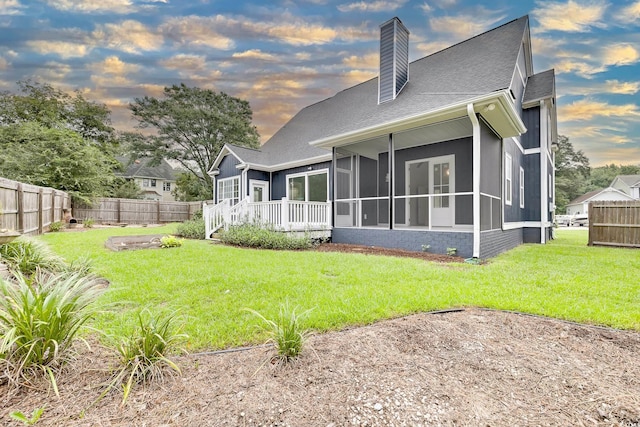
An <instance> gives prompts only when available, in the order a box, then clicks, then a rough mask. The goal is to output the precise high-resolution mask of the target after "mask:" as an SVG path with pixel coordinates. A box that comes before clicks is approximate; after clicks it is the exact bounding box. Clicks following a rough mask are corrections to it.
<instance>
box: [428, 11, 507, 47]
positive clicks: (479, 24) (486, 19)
mask: <svg viewBox="0 0 640 427" xmlns="http://www.w3.org/2000/svg"><path fill="white" fill-rule="evenodd" d="M505 16H506V15H503V14H501V13H500V12H499V11H490V10H487V9H484V8H482V7H480V8H478V9H477V10H476V12H475V13H473V14H459V15H455V16H440V17H437V18H431V19H429V26H430V27H431V29H432V30H433V31H435V32H437V33H444V34H452V35H454V36H455V37H457V38H459V39H464V38H468V37H471V36H475V35H477V34H480V33H482V32H484V31H486V30H488V29H490V28H491V27H493V26H494V24H495V23H496V22H498V21H501V20H503V19H504V18H505Z"/></svg>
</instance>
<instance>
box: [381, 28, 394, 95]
mask: <svg viewBox="0 0 640 427" xmlns="http://www.w3.org/2000/svg"><path fill="white" fill-rule="evenodd" d="M394 26H395V22H394V21H389V22H388V23H387V24H386V25H384V26H382V27H381V28H380V94H379V102H386V101H390V100H392V99H393V95H394V81H393V65H394V49H393V42H394V33H395V30H394Z"/></svg>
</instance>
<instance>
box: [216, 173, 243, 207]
mask: <svg viewBox="0 0 640 427" xmlns="http://www.w3.org/2000/svg"><path fill="white" fill-rule="evenodd" d="M227 199H230V200H231V204H232V205H235V204H237V203H238V202H239V201H240V177H239V176H234V177H231V178H224V179H220V180H218V203H220V202H222V201H224V200H227Z"/></svg>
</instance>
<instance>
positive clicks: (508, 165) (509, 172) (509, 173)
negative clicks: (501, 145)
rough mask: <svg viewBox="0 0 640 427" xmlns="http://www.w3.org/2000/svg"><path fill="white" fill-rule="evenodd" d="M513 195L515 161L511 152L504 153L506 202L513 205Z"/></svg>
mask: <svg viewBox="0 0 640 427" xmlns="http://www.w3.org/2000/svg"><path fill="white" fill-rule="evenodd" d="M512 196H513V161H512V159H511V155H509V153H505V154H504V203H505V204H506V205H508V206H511V203H512Z"/></svg>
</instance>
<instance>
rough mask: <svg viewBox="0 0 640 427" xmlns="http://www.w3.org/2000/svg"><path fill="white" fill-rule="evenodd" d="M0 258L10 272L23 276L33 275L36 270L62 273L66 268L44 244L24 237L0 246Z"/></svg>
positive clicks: (61, 260)
mask: <svg viewBox="0 0 640 427" xmlns="http://www.w3.org/2000/svg"><path fill="white" fill-rule="evenodd" d="M0 258H2V261H3V262H4V263H5V264H7V265H8V266H9V268H10V269H11V270H13V271H19V272H20V273H22V274H23V275H25V276H31V275H33V274H34V273H35V272H36V270H37V269H41V270H47V271H63V270H64V269H65V268H66V263H65V262H64V260H63V259H62V258H60V257H59V256H57V255H55V254H54V253H53V252H51V250H49V248H48V247H47V246H46V245H45V244H44V243H42V242H40V241H38V240H35V239H33V238H29V237H25V236H21V237H19V238H17V239H16V240H14V241H12V242H9V243H5V244H4V245H0Z"/></svg>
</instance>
